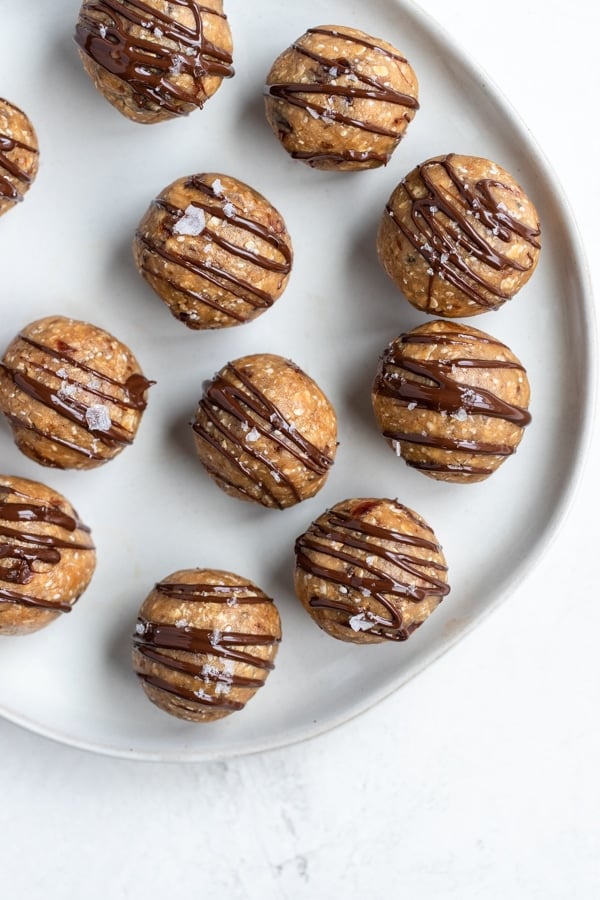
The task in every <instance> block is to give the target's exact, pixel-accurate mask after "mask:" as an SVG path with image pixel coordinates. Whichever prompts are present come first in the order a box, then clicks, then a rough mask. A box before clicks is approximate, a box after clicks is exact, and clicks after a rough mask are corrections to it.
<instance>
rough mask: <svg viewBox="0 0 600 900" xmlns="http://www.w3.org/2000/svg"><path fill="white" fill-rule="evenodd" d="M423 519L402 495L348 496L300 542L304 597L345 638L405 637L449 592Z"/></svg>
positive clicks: (299, 581)
mask: <svg viewBox="0 0 600 900" xmlns="http://www.w3.org/2000/svg"><path fill="white" fill-rule="evenodd" d="M447 576H448V569H447V566H446V561H445V559H444V555H443V553H442V548H441V547H440V545H439V543H438V540H437V538H436V536H435V534H434V533H433V531H432V529H431V528H430V526H429V525H428V524H427V522H425V520H424V519H423V518H422V517H421V516H420V515H418V514H417V513H416V512H414V511H413V510H411V509H408V507H406V506H403V505H402V504H401V503H398V501H397V500H386V499H353V500H344V501H343V502H341V503H338V504H336V505H335V506H334V507H333V508H332V509H329V510H327V511H326V512H325V513H323V515H321V516H319V518H318V519H316V520H315V521H314V522H313V523H312V525H311V526H310V528H309V529H308V530H307V531H306V532H305V533H304V534H303V535H301V536H300V537H299V538H298V539H297V541H296V570H295V587H296V594H297V595H298V599H299V600H300V602H301V603H302V605H303V606H304V608H305V610H306V611H307V612H308V614H309V615H310V616H311V617H312V618H313V619H314V621H315V622H316V623H317V625H318V626H319V627H320V628H322V629H323V631H325V632H327V634H329V635H331V637H334V638H337V639H338V640H341V641H349V642H351V643H354V644H375V643H380V642H382V641H404V640H406V639H407V638H409V637H410V635H411V634H412V633H413V631H415V629H417V628H418V627H419V626H420V625H421V624H422V623H423V622H424V621H425V619H427V618H428V617H429V616H430V615H431V613H432V612H433V611H434V610H435V609H436V608H437V606H438V605H439V604H440V602H441V601H442V600H443V599H444V597H445V596H446V594H448V593H449V591H450V587H449V586H448V577H447Z"/></svg>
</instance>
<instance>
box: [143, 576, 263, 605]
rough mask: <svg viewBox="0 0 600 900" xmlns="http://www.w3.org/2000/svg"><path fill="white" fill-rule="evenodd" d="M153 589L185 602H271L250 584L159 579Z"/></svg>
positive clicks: (235, 603) (237, 603) (232, 603)
mask: <svg viewBox="0 0 600 900" xmlns="http://www.w3.org/2000/svg"><path fill="white" fill-rule="evenodd" d="M155 590H156V591H158V593H159V594H164V595H166V596H167V597H171V598H172V599H173V600H181V601H185V602H186V603H188V602H198V603H225V604H227V606H238V605H239V604H241V603H272V602H273V601H272V600H271V598H270V597H267V595H266V594H263V593H260V594H257V592H256V588H255V587H254V585H252V584H235V585H232V584H199V583H194V584H186V583H182V582H170V581H161V582H159V583H158V584H157V585H155Z"/></svg>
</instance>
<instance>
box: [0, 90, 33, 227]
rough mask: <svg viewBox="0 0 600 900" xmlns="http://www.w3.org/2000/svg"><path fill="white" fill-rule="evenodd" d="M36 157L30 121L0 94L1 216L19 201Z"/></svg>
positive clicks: (28, 181) (30, 180) (31, 177)
mask: <svg viewBox="0 0 600 900" xmlns="http://www.w3.org/2000/svg"><path fill="white" fill-rule="evenodd" d="M39 161H40V154H39V149H38V141H37V137H36V133H35V131H34V128H33V125H32V124H31V122H30V121H29V119H28V117H27V116H26V115H25V113H24V112H23V111H22V110H20V109H18V108H17V107H16V106H13V104H12V103H9V102H8V100H3V99H2V97H0V216H1V215H3V213H5V212H8V210H9V209H12V207H13V206H14V205H15V204H16V203H20V202H21V200H22V199H23V197H24V195H25V194H26V193H27V191H28V190H29V188H30V187H31V185H32V183H33V181H34V179H35V176H36V175H37V171H38V165H39Z"/></svg>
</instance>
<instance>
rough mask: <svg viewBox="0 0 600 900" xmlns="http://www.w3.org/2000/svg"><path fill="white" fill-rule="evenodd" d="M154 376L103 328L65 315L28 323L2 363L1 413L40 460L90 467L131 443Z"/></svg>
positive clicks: (48, 463) (62, 466)
mask: <svg viewBox="0 0 600 900" xmlns="http://www.w3.org/2000/svg"><path fill="white" fill-rule="evenodd" d="M152 383H153V382H151V381H148V380H147V379H146V378H145V377H144V376H143V375H142V372H141V369H140V366H139V363H138V362H137V360H136V358H135V357H134V355H133V353H132V352H131V350H129V348H128V347H126V346H125V344H123V343H121V341H119V340H117V338H115V337H113V336H112V335H111V334H109V333H108V332H107V331H104V330H103V329H102V328H98V327H97V326H96V325H90V324H89V323H88V322H79V321H77V320H75V319H69V318H65V317H64V316H48V317H47V318H45V319H38V320H37V321H35V322H32V323H31V324H29V325H27V326H26V327H25V328H23V330H22V331H21V332H20V333H19V334H18V335H17V336H16V337H15V338H14V340H13V341H11V343H10V344H9V346H8V348H7V350H6V352H5V353H4V356H3V357H2V361H1V362H0V411H1V412H3V413H4V415H5V416H6V418H7V419H8V423H9V425H10V427H11V429H12V432H13V435H14V439H15V443H16V444H17V446H18V447H19V449H20V450H21V451H22V452H23V453H24V454H25V456H28V457H29V458H30V459H33V460H34V461H35V462H38V463H40V464H41V465H43V466H51V467H53V468H58V469H91V468H94V467H95V466H99V465H101V464H102V463H105V462H106V461H107V460H110V459H113V457H115V456H116V455H117V454H118V453H120V452H121V451H122V450H123V449H124V448H125V447H127V446H129V444H132V443H133V440H134V438H135V435H136V433H137V429H138V426H139V424H140V421H141V417H142V413H143V411H144V409H145V408H146V392H147V390H148V388H149V387H150V385H151V384H152Z"/></svg>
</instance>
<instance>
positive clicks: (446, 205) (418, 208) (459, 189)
mask: <svg viewBox="0 0 600 900" xmlns="http://www.w3.org/2000/svg"><path fill="white" fill-rule="evenodd" d="M454 157H455V154H453V153H450V154H448V155H447V156H445V157H443V158H442V159H433V160H428V161H427V162H425V163H422V164H421V165H420V166H418V168H417V171H418V173H419V177H420V183H419V187H422V188H424V189H425V190H426V193H425V195H424V196H417V194H416V193H415V192H414V191H413V190H412V189H411V187H409V184H408V182H409V180H410V176H409V177H407V178H406V179H405V180H404V181H403V182H402V185H401V187H402V189H403V190H404V192H405V194H406V195H407V197H408V198H409V200H410V202H411V212H410V216H411V225H410V226H409V225H408V224H406V223H405V222H403V221H402V219H401V218H400V217H399V216H398V215H397V214H396V212H395V211H394V208H393V206H392V205H391V204H390V203H388V204H387V206H386V210H387V213H388V215H389V216H390V218H391V219H392V221H393V222H394V224H395V225H396V226H397V228H398V229H399V230H400V231H401V232H402V234H403V235H404V237H405V238H406V239H407V240H408V241H409V243H410V244H411V245H412V246H413V247H414V248H415V249H416V250H417V251H418V252H419V253H420V254H421V256H422V257H423V258H424V259H425V260H426V261H427V263H428V265H429V267H430V273H429V277H430V280H429V300H430V301H431V299H432V294H433V287H434V279H435V278H436V277H437V278H439V279H442V280H443V281H446V282H448V284H451V285H453V286H454V287H455V288H457V289H458V290H460V291H462V292H463V293H464V294H466V296H467V297H469V298H470V299H471V300H472V301H474V303H476V304H477V305H478V306H481V307H484V308H485V309H494V308H496V307H497V306H499V305H500V304H501V303H503V302H504V301H505V300H508V299H510V297H511V296H512V294H513V293H514V291H513V292H510V293H509V292H507V291H505V290H503V289H502V288H501V287H499V286H497V284H496V283H495V276H497V274H498V273H500V274H501V275H503V276H505V275H508V274H510V273H511V272H527V271H529V270H531V269H533V267H534V266H535V262H536V257H535V255H534V253H533V252H530V253H528V255H527V263H520V262H518V261H517V260H515V259H512V258H511V256H510V255H509V254H508V253H507V252H504V251H503V249H502V246H501V245H502V244H505V245H506V246H507V249H508V248H509V247H510V246H511V245H512V244H513V242H514V241H515V240H521V241H524V242H525V243H527V244H529V246H530V247H531V248H532V251H536V250H539V249H540V246H541V245H540V241H539V238H540V234H541V232H540V229H539V225H538V226H536V227H530V226H528V225H526V224H525V223H524V222H521V221H519V220H518V219H516V218H515V217H514V216H511V215H510V213H509V212H508V209H507V207H506V204H504V203H503V202H502V201H501V200H500V201H498V200H496V199H495V197H494V191H495V190H500V191H504V192H505V193H506V192H508V193H514V187H512V186H511V185H509V184H503V183H502V182H501V181H496V180H494V179H491V178H482V179H480V180H479V181H477V182H476V183H474V184H468V183H466V182H465V178H464V176H461V174H460V173H459V172H458V171H457V169H456V168H455V167H454V166H453V164H452V161H453V159H454ZM436 169H438V170H439V169H442V170H443V171H444V173H445V174H446V176H447V178H448V179H449V181H450V183H451V186H452V188H451V189H448V188H447V187H445V186H444V185H439V186H436V185H435V184H434V177H433V176H434V173H435V170H436ZM474 263H476V265H474ZM482 266H484V267H485V269H484V272H483V273H482V271H481V267H482ZM486 270H487V271H486ZM484 273H485V274H484Z"/></svg>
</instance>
